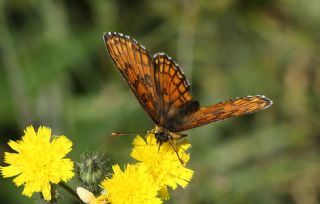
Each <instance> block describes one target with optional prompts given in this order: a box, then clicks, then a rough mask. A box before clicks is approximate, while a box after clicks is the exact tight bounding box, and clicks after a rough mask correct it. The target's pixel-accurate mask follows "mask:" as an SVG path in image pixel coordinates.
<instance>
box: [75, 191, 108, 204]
mask: <svg viewBox="0 0 320 204" xmlns="http://www.w3.org/2000/svg"><path fill="white" fill-rule="evenodd" d="M77 194H78V196H79V198H80V199H81V200H82V201H83V202H84V203H89V204H107V196H106V194H101V195H100V196H99V197H95V196H94V195H93V193H92V192H90V191H88V190H87V189H85V188H82V187H78V188H77Z"/></svg>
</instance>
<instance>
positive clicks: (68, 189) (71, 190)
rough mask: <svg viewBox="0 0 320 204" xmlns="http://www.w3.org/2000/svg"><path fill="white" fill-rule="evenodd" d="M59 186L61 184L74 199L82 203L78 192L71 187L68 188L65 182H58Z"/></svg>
mask: <svg viewBox="0 0 320 204" xmlns="http://www.w3.org/2000/svg"><path fill="white" fill-rule="evenodd" d="M59 186H61V187H62V188H64V190H66V191H67V192H68V193H70V194H71V195H72V196H73V197H74V198H75V199H77V200H78V201H80V202H81V203H84V202H83V201H82V200H81V199H80V198H79V196H78V194H77V193H76V192H75V191H74V190H73V189H72V188H70V186H68V185H67V184H66V183H64V182H60V183H59Z"/></svg>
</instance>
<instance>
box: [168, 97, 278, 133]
mask: <svg viewBox="0 0 320 204" xmlns="http://www.w3.org/2000/svg"><path fill="white" fill-rule="evenodd" d="M271 105H272V101H271V100H270V99H268V98H266V97H265V96H261V95H256V96H246V97H242V98H236V99H230V100H228V101H224V102H220V103H217V104H214V105H211V106H207V107H202V108H200V109H198V110H197V111H194V112H191V113H190V114H184V115H180V116H178V117H177V121H176V124H175V125H174V126H173V127H172V128H171V130H170V131H173V132H180V131H184V130H188V129H191V128H195V127H199V126H202V125H205V124H207V123H211V122H215V121H218V120H224V119H227V118H230V117H237V116H241V115H245V114H249V113H254V112H256V111H259V110H263V109H265V108H268V107H269V106H271Z"/></svg>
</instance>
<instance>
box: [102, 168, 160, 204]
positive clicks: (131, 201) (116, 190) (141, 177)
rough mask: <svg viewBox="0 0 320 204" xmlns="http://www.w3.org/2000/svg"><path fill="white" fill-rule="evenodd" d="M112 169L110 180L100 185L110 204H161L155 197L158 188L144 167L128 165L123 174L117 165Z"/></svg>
mask: <svg viewBox="0 0 320 204" xmlns="http://www.w3.org/2000/svg"><path fill="white" fill-rule="evenodd" d="M112 169H113V172H114V174H113V176H112V178H110V179H105V180H104V181H103V182H102V183H101V186H102V187H103V188H104V189H105V191H106V192H107V197H108V201H109V202H110V203H111V204H140V203H144V204H160V203H162V201H161V199H160V198H158V197H157V193H158V190H159V189H160V188H159V186H158V185H157V184H156V182H155V181H154V179H153V178H152V176H151V175H150V174H148V172H147V169H146V167H145V166H144V165H130V164H128V165H127V168H126V169H125V170H124V172H122V171H121V169H120V167H119V165H114V166H113V167H112Z"/></svg>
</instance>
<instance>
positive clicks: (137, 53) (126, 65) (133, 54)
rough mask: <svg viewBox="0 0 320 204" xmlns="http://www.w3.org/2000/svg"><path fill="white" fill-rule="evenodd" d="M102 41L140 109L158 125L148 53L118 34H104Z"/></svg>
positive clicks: (152, 74)
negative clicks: (140, 106)
mask: <svg viewBox="0 0 320 204" xmlns="http://www.w3.org/2000/svg"><path fill="white" fill-rule="evenodd" d="M104 40H105V44H106V47H107V49H108V51H109V54H110V56H111V57H112V59H113V61H114V63H115V65H116V67H117V68H118V70H119V71H120V73H121V75H122V76H123V78H124V79H125V81H126V82H127V84H128V85H129V87H130V88H131V90H132V92H133V93H134V94H135V96H136V98H137V99H138V101H139V102H140V104H141V105H142V107H143V108H144V109H145V110H146V112H147V113H148V114H149V116H150V117H151V118H152V120H153V121H154V122H155V123H156V124H158V123H159V116H158V113H157V110H158V107H157V104H156V101H157V98H158V95H157V92H156V85H155V81H154V77H155V76H154V75H155V73H154V67H153V61H152V57H151V56H150V54H149V52H148V51H147V50H146V49H145V48H144V47H143V46H141V45H139V44H138V43H137V42H136V41H135V40H134V39H132V38H130V37H128V36H125V35H122V34H119V33H110V32H109V33H106V34H105V35H104Z"/></svg>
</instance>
